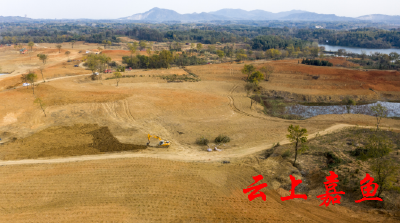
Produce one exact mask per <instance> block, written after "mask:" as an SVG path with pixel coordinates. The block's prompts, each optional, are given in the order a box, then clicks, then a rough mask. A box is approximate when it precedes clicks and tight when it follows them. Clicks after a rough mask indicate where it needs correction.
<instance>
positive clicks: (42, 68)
mask: <svg viewBox="0 0 400 223" xmlns="http://www.w3.org/2000/svg"><path fill="white" fill-rule="evenodd" d="M39 71H40V74H41V75H42V79H43V82H46V81H45V80H44V77H43V71H44V67H40V68H39Z"/></svg>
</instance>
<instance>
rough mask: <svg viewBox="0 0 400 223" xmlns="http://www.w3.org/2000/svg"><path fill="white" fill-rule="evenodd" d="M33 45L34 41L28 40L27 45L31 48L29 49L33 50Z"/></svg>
mask: <svg viewBox="0 0 400 223" xmlns="http://www.w3.org/2000/svg"><path fill="white" fill-rule="evenodd" d="M34 45H35V43H34V42H32V41H29V43H28V46H29V47H30V48H31V51H32V50H33V46H34Z"/></svg>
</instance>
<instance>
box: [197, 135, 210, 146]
mask: <svg viewBox="0 0 400 223" xmlns="http://www.w3.org/2000/svg"><path fill="white" fill-rule="evenodd" d="M208 142H209V140H208V139H207V138H206V137H204V136H202V137H200V138H198V139H196V144H197V145H208Z"/></svg>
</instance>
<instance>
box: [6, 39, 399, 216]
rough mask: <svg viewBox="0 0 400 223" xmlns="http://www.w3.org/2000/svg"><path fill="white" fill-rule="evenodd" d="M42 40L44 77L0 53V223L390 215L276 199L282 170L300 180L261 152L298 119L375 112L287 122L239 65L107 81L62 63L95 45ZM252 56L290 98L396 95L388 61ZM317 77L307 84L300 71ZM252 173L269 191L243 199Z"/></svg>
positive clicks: (349, 119)
mask: <svg viewBox="0 0 400 223" xmlns="http://www.w3.org/2000/svg"><path fill="white" fill-rule="evenodd" d="M39 46H40V47H34V50H35V55H36V54H37V53H40V52H45V53H48V54H49V55H50V58H49V60H48V62H47V64H46V65H44V68H45V71H44V78H45V79H46V80H47V81H46V82H45V83H42V80H41V74H40V71H38V70H37V69H38V68H39V67H40V66H42V64H41V61H39V60H38V58H37V57H36V56H32V60H31V59H30V57H29V55H19V54H18V53H16V52H14V51H15V50H14V49H4V50H5V51H4V52H1V54H0V65H1V66H2V67H3V70H5V71H10V72H11V71H13V70H14V72H12V73H11V74H9V75H5V76H4V77H1V78H0V90H1V92H0V101H1V104H0V138H1V141H0V143H2V144H1V145H0V165H1V166H0V174H1V176H2V178H1V179H0V181H1V183H0V207H1V208H0V221H3V222H26V221H32V222H52V221H54V222H59V221H66V222H91V221H92V222H98V221H114V222H256V221H257V222H260V221H261V222H275V221H287V222H292V221H315V222H322V221H328V222H362V221H369V222H390V221H392V222H394V221H396V220H397V221H398V220H399V219H398V218H399V213H397V212H393V211H380V210H377V209H373V208H369V209H365V208H361V207H357V206H354V205H353V206H342V205H335V206H329V207H328V208H326V207H319V204H320V201H319V200H316V199H315V197H314V198H313V197H310V198H309V200H307V201H304V202H303V201H285V202H281V201H280V196H282V195H284V196H286V195H287V194H288V191H287V190H285V189H282V185H287V183H290V180H289V175H290V174H293V175H294V176H296V178H297V179H300V178H302V179H305V178H304V176H303V174H302V173H301V172H300V171H299V170H298V169H296V168H294V167H293V166H292V165H291V163H290V161H289V160H286V159H285V160H283V159H282V158H279V157H271V158H268V159H261V158H260V155H259V154H261V153H264V151H265V150H268V149H270V148H271V146H272V144H273V143H277V142H281V143H282V144H284V143H287V141H285V140H286V134H287V128H288V126H289V125H291V124H294V125H300V126H301V127H304V128H307V130H308V131H309V133H310V135H312V136H314V135H315V134H316V133H318V132H319V133H324V130H328V131H326V132H331V131H334V130H338V129H341V128H343V127H346V126H348V125H362V126H374V125H375V122H376V119H375V118H374V117H371V116H366V115H350V114H346V115H321V116H317V117H314V118H310V119H307V120H284V119H280V118H274V117H270V116H266V115H265V114H263V113H262V112H260V110H261V109H260V107H259V106H257V105H255V106H253V107H252V108H250V104H251V100H250V98H249V97H248V96H247V92H246V91H245V90H244V84H245V82H244V81H243V80H242V79H243V78H244V75H243V74H241V73H240V70H241V69H242V68H243V65H244V63H240V64H237V63H233V64H230V63H223V64H214V65H205V66H189V67H186V68H185V70H183V69H179V68H172V69H158V70H147V71H146V70H133V71H129V72H125V73H124V75H127V76H130V77H129V78H128V77H127V78H122V79H121V81H120V83H119V86H118V87H116V81H115V79H110V80H105V79H103V80H96V81H93V80H91V79H90V78H89V77H88V74H90V73H91V71H89V70H86V69H85V68H84V67H82V66H79V67H74V66H73V65H74V64H75V63H80V61H75V62H74V61H72V62H71V63H67V62H66V61H67V59H68V58H67V56H66V55H65V54H64V53H65V51H66V50H69V51H71V55H70V58H71V59H72V60H80V59H81V58H82V56H83V53H82V52H81V53H79V51H85V50H95V49H96V48H97V47H99V45H97V44H89V45H86V44H85V45H84V44H82V43H80V44H76V45H75V46H74V48H73V49H72V48H71V46H70V45H68V44H63V46H64V48H63V49H62V52H61V53H58V50H55V49H54V44H53V45H52V44H43V45H42V44H39ZM44 47H47V48H44ZM50 47H52V48H50ZM2 50H3V49H2ZM3 53H4V54H3ZM103 53H105V54H109V55H110V56H111V57H112V58H113V60H118V59H121V57H122V56H124V55H130V53H129V52H128V51H123V50H120V49H118V50H115V51H114V50H105V51H103ZM4 55H6V56H4ZM246 63H250V62H246ZM27 64H28V65H27ZM29 64H30V65H29ZM254 65H255V66H256V67H262V66H265V65H272V66H274V67H275V73H274V74H272V78H271V81H269V82H263V83H262V84H261V86H262V87H263V91H264V93H266V94H267V93H268V94H291V95H292V96H293V97H294V98H295V99H296V100H297V99H298V98H300V99H301V101H310V102H312V101H318V100H322V99H326V98H328V99H327V100H328V101H338V100H341V98H343V97H345V96H347V95H352V96H357V97H358V98H359V99H360V100H361V99H366V100H378V99H393V100H395V99H398V96H399V91H400V85H399V81H400V74H399V73H398V72H395V71H358V70H352V69H346V68H338V67H328V68H321V67H312V66H306V65H301V64H298V61H297V60H284V61H273V62H271V61H256V62H254ZM28 70H35V72H36V73H37V74H38V77H39V79H38V82H37V84H36V86H35V94H33V92H32V89H31V88H26V87H21V84H22V82H21V79H20V74H22V73H26V72H27V71H28ZM187 72H190V73H194V74H196V75H197V76H198V77H199V78H200V79H201V81H199V82H181V83H176V82H172V83H168V82H167V81H166V80H164V79H161V78H160V77H159V76H163V75H172V74H177V75H183V74H187ZM316 75H318V76H319V78H318V79H317V80H316V79H314V78H312V77H311V76H316ZM110 76H111V75H110V74H108V75H104V77H110ZM57 78H58V79H57ZM10 86H11V87H10ZM14 87H15V89H14ZM370 88H371V89H372V90H371V89H370ZM274 92H275V93H274ZM37 97H40V98H41V99H42V101H43V102H44V104H45V105H46V106H45V113H46V117H45V116H44V114H43V111H42V110H41V109H40V107H39V106H38V105H37V104H34V103H33V101H34V100H35V98H37ZM303 99H305V100H303ZM299 101H300V100H299ZM381 126H382V127H383V128H387V127H390V128H397V129H399V128H400V121H399V120H393V119H384V120H383V121H382V124H381ZM147 134H153V135H158V136H160V137H161V138H163V139H166V140H170V141H171V143H172V144H171V146H170V147H169V148H156V147H155V145H156V144H157V143H158V140H155V139H154V140H152V142H151V146H150V147H148V148H144V146H145V145H146V143H147ZM219 134H226V135H228V136H229V137H230V138H231V141H230V142H229V143H226V144H222V145H220V146H219V147H218V148H220V149H222V151H221V152H211V153H208V152H206V149H207V147H206V146H199V145H197V144H195V141H196V139H197V138H199V137H201V136H204V137H207V138H208V139H210V140H211V141H212V142H211V143H210V145H211V146H214V142H213V140H214V138H215V137H216V136H218V135H219ZM26 159H29V160H26ZM41 161H43V163H42V164H40V162H41ZM222 161H230V162H231V163H230V164H222ZM13 162H14V163H13ZM303 162H305V161H300V165H304V164H305V163H303ZM28 163H31V164H28ZM44 163H46V164H44ZM12 164H13V165H12ZM258 174H262V175H263V176H264V180H263V182H265V183H268V185H269V186H268V187H267V188H266V189H263V191H264V192H265V193H266V195H267V200H266V201H262V200H261V199H260V198H258V199H255V200H254V201H251V202H250V201H249V200H248V198H247V195H246V194H243V192H242V190H243V189H244V188H246V187H247V186H249V185H250V184H252V183H253V179H252V177H253V176H256V175H258ZM288 181H289V182H288ZM321 187H323V183H321Z"/></svg>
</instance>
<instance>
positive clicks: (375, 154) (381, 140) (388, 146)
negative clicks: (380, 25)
mask: <svg viewBox="0 0 400 223" xmlns="http://www.w3.org/2000/svg"><path fill="white" fill-rule="evenodd" d="M393 147H394V144H393V143H392V141H391V140H390V139H389V138H388V137H387V136H386V135H385V134H379V132H378V133H375V134H373V135H371V136H369V137H368V139H367V144H366V145H365V149H366V150H367V154H366V156H367V157H366V158H382V157H384V156H386V155H388V154H389V153H390V152H391V151H392V150H393Z"/></svg>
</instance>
